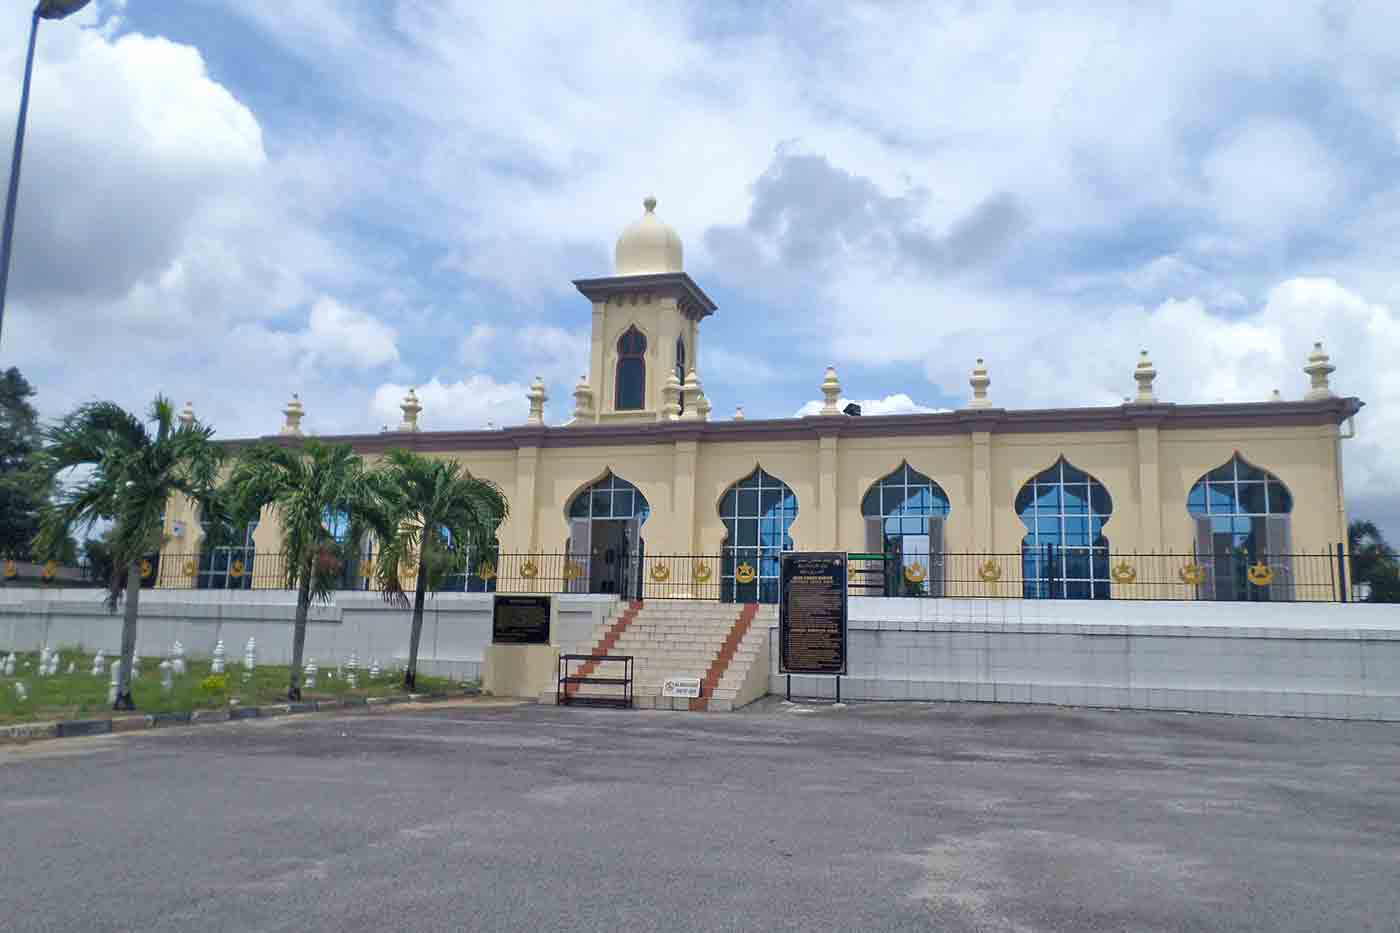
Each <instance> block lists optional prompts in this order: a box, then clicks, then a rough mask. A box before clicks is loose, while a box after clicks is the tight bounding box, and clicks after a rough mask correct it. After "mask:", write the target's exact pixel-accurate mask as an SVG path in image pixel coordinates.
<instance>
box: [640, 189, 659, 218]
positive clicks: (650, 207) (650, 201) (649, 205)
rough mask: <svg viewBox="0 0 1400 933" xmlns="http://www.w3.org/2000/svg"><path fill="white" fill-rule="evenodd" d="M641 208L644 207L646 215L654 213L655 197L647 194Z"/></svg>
mask: <svg viewBox="0 0 1400 933" xmlns="http://www.w3.org/2000/svg"><path fill="white" fill-rule="evenodd" d="M642 207H645V208H646V209H647V213H648V214H651V213H655V211H656V195H654V194H649V195H647V196H646V198H645V199H644V200H643V201H642Z"/></svg>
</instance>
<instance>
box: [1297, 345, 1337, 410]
mask: <svg viewBox="0 0 1400 933" xmlns="http://www.w3.org/2000/svg"><path fill="white" fill-rule="evenodd" d="M1336 371H1337V367H1335V366H1333V365H1332V361H1331V357H1329V356H1328V355H1327V354H1326V353H1325V352H1323V349H1322V341H1321V340H1319V341H1317V342H1316V343H1314V344H1313V351H1312V352H1311V353H1309V354H1308V365H1306V366H1304V367H1303V372H1305V373H1307V374H1308V377H1309V378H1310V379H1311V380H1312V385H1311V387H1310V388H1309V389H1308V394H1307V395H1305V396H1304V398H1307V399H1320V398H1331V397H1332V386H1331V385H1330V384H1329V383H1328V381H1327V377H1328V376H1330V375H1332V374H1333V373H1334V372H1336Z"/></svg>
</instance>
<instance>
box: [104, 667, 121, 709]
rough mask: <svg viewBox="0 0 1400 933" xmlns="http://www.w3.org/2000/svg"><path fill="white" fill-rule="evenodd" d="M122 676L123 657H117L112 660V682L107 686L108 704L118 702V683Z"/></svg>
mask: <svg viewBox="0 0 1400 933" xmlns="http://www.w3.org/2000/svg"><path fill="white" fill-rule="evenodd" d="M121 676H122V659H121V658H116V659H114V660H113V661H112V683H111V685H110V686H108V687H107V705H108V706H111V705H112V704H113V703H115V702H117V683H118V682H119V681H120V680H121Z"/></svg>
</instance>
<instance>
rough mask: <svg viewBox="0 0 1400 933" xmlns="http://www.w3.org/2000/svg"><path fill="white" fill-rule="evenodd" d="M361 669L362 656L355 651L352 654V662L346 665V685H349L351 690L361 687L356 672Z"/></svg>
mask: <svg viewBox="0 0 1400 933" xmlns="http://www.w3.org/2000/svg"><path fill="white" fill-rule="evenodd" d="M359 667H360V656H359V655H358V654H356V653H355V652H353V651H352V652H350V660H349V661H347V662H346V664H345V683H346V684H348V685H349V686H350V688H351V689H354V688H355V687H358V686H359V685H360V679H359V677H357V676H356V671H357V670H358V669H359Z"/></svg>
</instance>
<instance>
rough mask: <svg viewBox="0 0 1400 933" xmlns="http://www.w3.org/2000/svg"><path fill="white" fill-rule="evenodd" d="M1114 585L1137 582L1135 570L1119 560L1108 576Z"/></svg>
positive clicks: (1130, 565)
mask: <svg viewBox="0 0 1400 933" xmlns="http://www.w3.org/2000/svg"><path fill="white" fill-rule="evenodd" d="M1110 576H1111V577H1113V582H1114V583H1132V582H1134V581H1136V580H1137V568H1136V567H1134V566H1133V565H1132V564H1130V563H1128V562H1127V561H1125V560H1121V561H1119V562H1118V563H1116V564H1114V565H1113V572H1112V573H1111V574H1110Z"/></svg>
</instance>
